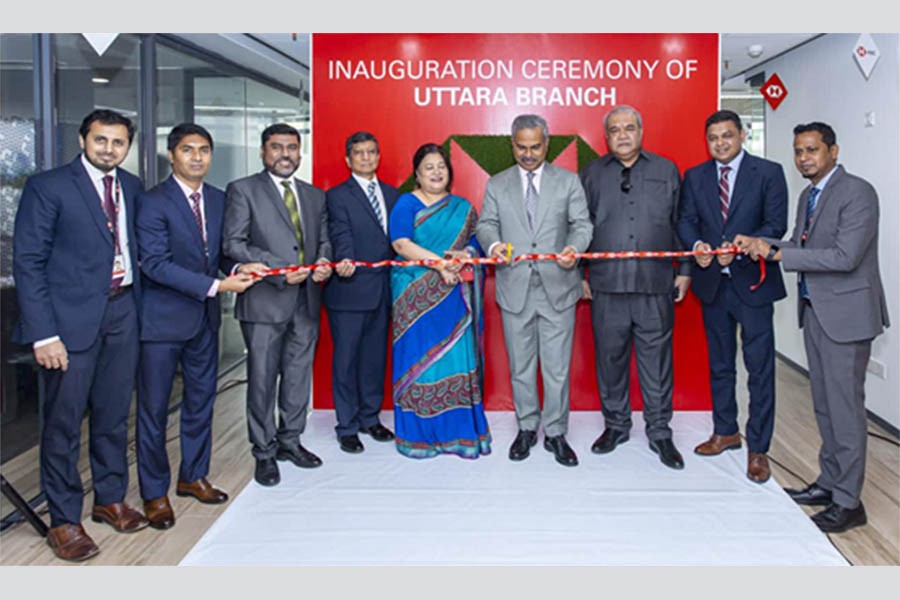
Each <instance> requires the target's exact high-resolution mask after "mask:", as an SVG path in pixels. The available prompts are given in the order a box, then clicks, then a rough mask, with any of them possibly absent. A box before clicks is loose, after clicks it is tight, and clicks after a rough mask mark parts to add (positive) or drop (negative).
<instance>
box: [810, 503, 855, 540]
mask: <svg viewBox="0 0 900 600" xmlns="http://www.w3.org/2000/svg"><path fill="white" fill-rule="evenodd" d="M812 520H813V523H815V524H816V526H817V527H818V528H819V529H821V530H822V531H824V532H825V533H841V532H842V531H847V530H848V529H850V528H852V527H859V526H860V525H865V524H866V521H867V519H866V509H865V508H863V505H862V502H860V503H859V506H857V507H856V508H844V507H843V506H839V505H837V504H835V503H834V502H832V503H831V504H829V505H828V507H827V508H826V509H825V510H823V511H821V512H817V513H816V514H814V515H813V516H812Z"/></svg>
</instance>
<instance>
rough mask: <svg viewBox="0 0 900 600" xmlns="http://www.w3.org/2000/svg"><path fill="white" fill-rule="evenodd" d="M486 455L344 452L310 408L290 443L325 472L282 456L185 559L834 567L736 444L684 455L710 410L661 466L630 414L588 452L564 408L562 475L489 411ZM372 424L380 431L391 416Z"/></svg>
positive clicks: (378, 446)
mask: <svg viewBox="0 0 900 600" xmlns="http://www.w3.org/2000/svg"><path fill="white" fill-rule="evenodd" d="M488 420H489V422H490V426H491V432H492V435H493V440H494V441H493V454H491V455H489V456H485V457H481V458H479V459H477V460H474V461H472V460H463V459H460V458H457V457H455V456H441V457H438V458H434V459H428V460H421V461H417V460H412V459H408V458H405V457H403V456H401V455H400V454H398V453H397V451H396V450H395V448H394V445H393V443H378V442H375V441H373V440H372V439H371V438H369V437H368V436H365V435H363V436H360V439H361V440H362V441H363V444H365V446H366V450H365V452H363V453H362V454H357V455H350V454H346V453H344V452H342V451H341V450H340V449H339V447H338V445H337V441H336V439H335V436H334V413H333V411H319V410H317V411H314V412H313V414H312V415H311V416H310V420H309V424H308V426H307V430H306V433H304V435H303V438H302V440H303V445H304V446H306V447H307V448H309V449H310V450H312V451H314V452H315V453H316V454H318V455H319V456H320V457H321V458H322V460H323V461H324V465H323V466H322V467H320V468H318V469H312V470H308V469H298V468H296V467H295V466H294V465H292V464H291V463H287V462H282V463H279V467H280V469H281V483H280V484H279V485H278V486H276V487H272V488H264V487H262V486H260V485H258V484H257V483H256V482H253V481H251V482H250V484H249V485H248V486H247V487H246V488H245V489H244V490H243V491H242V492H241V493H240V494H238V495H237V497H235V498H233V499H232V500H231V504H230V506H229V507H228V509H227V510H226V511H225V513H224V514H223V515H222V517H221V518H220V519H219V520H218V521H217V522H216V523H215V524H214V525H213V526H212V527H211V528H210V529H209V530H208V531H207V532H206V534H205V535H204V536H203V538H201V539H200V541H199V542H198V543H197V545H196V546H195V547H194V548H193V549H192V550H191V551H190V552H189V553H188V555H187V556H186V557H185V558H184V560H183V561H182V562H181V564H182V565H846V564H847V562H846V561H845V560H844V559H843V557H842V556H841V555H840V554H839V553H838V552H837V550H835V548H834V547H833V546H832V545H831V543H830V542H829V541H828V538H827V537H826V536H825V534H823V533H821V532H820V531H819V530H818V529H817V528H816V527H815V525H813V523H812V522H811V521H810V519H809V517H808V516H806V514H805V513H804V512H803V511H802V510H801V509H800V507H798V506H796V505H795V504H794V503H793V502H792V501H791V500H790V498H788V496H787V495H786V494H785V493H784V492H783V491H782V490H781V488H780V487H779V486H778V484H777V483H776V482H775V480H774V479H771V480H769V482H767V483H766V484H764V485H757V484H755V483H752V482H750V481H749V480H747V478H746V476H745V470H746V449H743V450H740V451H732V452H726V453H725V454H723V455H721V456H718V457H713V458H705V457H699V456H696V455H694V454H693V452H692V449H693V447H694V446H695V445H696V444H698V443H700V442H701V441H703V440H704V439H705V438H706V437H707V436H708V435H709V431H710V428H711V416H710V414H709V413H708V412H677V413H675V416H674V419H673V421H672V429H673V431H674V432H675V437H674V440H675V444H676V446H677V447H678V449H679V450H680V451H681V453H682V455H683V456H684V459H685V465H686V466H685V469H684V470H682V471H674V470H672V469H668V468H667V467H665V466H664V465H663V464H662V463H660V462H659V459H658V457H657V456H656V455H655V454H653V453H652V452H651V451H650V450H649V448H648V447H647V438H646V436H645V435H644V431H643V426H644V425H643V420H642V418H641V414H640V413H636V414H635V415H634V421H635V423H634V427H633V429H632V432H631V439H630V440H629V441H628V442H626V443H625V444H623V445H621V446H619V447H618V448H617V449H616V450H615V451H614V452H612V453H611V454H608V455H603V456H598V455H595V454H592V453H591V452H590V446H591V443H592V442H593V440H594V439H595V438H596V437H597V436H598V435H599V434H600V432H601V431H602V429H603V418H602V416H601V415H600V413H599V412H572V413H571V417H570V425H569V434H568V435H567V438H568V439H569V442H570V444H571V445H572V447H573V448H574V450H575V452H576V453H577V454H578V458H579V461H580V464H579V465H578V466H577V467H574V468H566V467H563V466H561V465H558V464H557V463H556V462H555V461H554V460H553V456H552V454H550V453H549V452H547V451H546V450H544V449H543V435H541V436H540V440H539V442H538V445H537V446H535V447H534V448H533V449H532V454H531V456H530V457H529V458H528V459H526V460H524V461H522V462H520V463H515V462H512V461H510V460H509V459H508V458H507V451H508V449H509V444H510V443H511V442H512V439H513V438H514V437H515V433H516V424H515V418H514V415H513V413H511V412H491V413H488ZM382 423H384V424H385V425H387V426H389V427H392V425H393V418H392V414H391V413H390V412H385V413H384V414H383V415H382Z"/></svg>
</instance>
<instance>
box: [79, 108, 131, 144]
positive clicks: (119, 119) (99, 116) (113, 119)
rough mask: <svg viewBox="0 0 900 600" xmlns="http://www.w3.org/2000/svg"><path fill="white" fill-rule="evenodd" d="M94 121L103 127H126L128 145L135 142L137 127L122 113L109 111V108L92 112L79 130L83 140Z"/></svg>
mask: <svg viewBox="0 0 900 600" xmlns="http://www.w3.org/2000/svg"><path fill="white" fill-rule="evenodd" d="M94 121H97V122H99V123H102V124H103V125H124V126H125V128H126V129H128V144H129V145H130V144H131V142H132V141H133V140H134V131H135V127H134V123H132V122H131V119H129V118H128V117H126V116H125V115H123V114H122V113H118V112H116V111H114V110H109V109H108V108H98V109H96V110H92V111H91V112H90V113H89V114H88V116H86V117H85V118H84V120H83V121H82V122H81V127H79V128H78V135H80V136H81V137H82V138H86V137H87V134H88V132H89V131H90V130H91V125H92V124H93V123H94Z"/></svg>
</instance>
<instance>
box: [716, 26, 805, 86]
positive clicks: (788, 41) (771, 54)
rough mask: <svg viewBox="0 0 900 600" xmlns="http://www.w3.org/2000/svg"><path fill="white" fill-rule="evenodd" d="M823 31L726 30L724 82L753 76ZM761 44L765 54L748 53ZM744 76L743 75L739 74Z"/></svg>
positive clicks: (723, 66)
mask: <svg viewBox="0 0 900 600" xmlns="http://www.w3.org/2000/svg"><path fill="white" fill-rule="evenodd" d="M820 35H822V34H820V33H723V34H722V36H721V46H722V81H723V82H724V81H727V80H729V79H732V78H735V79H737V80H738V81H741V82H742V81H743V77H745V76H750V75H753V74H754V73H755V72H756V69H755V67H757V66H758V65H760V64H762V63H764V62H766V61H768V60H771V59H773V58H775V57H776V56H779V55H781V54H783V53H785V52H787V51H788V50H790V49H792V48H796V47H797V46H799V45H801V44H804V43H806V42H808V41H809V40H811V39H813V38H816V37H818V36H820ZM754 45H756V46H759V47H760V48H759V50H761V53H760V54H759V56H756V57H753V56H750V55H749V54H748V52H749V50H748V49H749V48H750V47H751V46H754ZM739 76H741V77H739Z"/></svg>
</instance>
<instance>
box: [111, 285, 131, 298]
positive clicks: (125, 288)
mask: <svg viewBox="0 0 900 600" xmlns="http://www.w3.org/2000/svg"><path fill="white" fill-rule="evenodd" d="M130 291H131V286H130V285H120V286H119V287H117V288H110V290H109V299H110V300H112V299H113V298H118V297H119V296H121V295H122V294H124V293H125V292H130Z"/></svg>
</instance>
